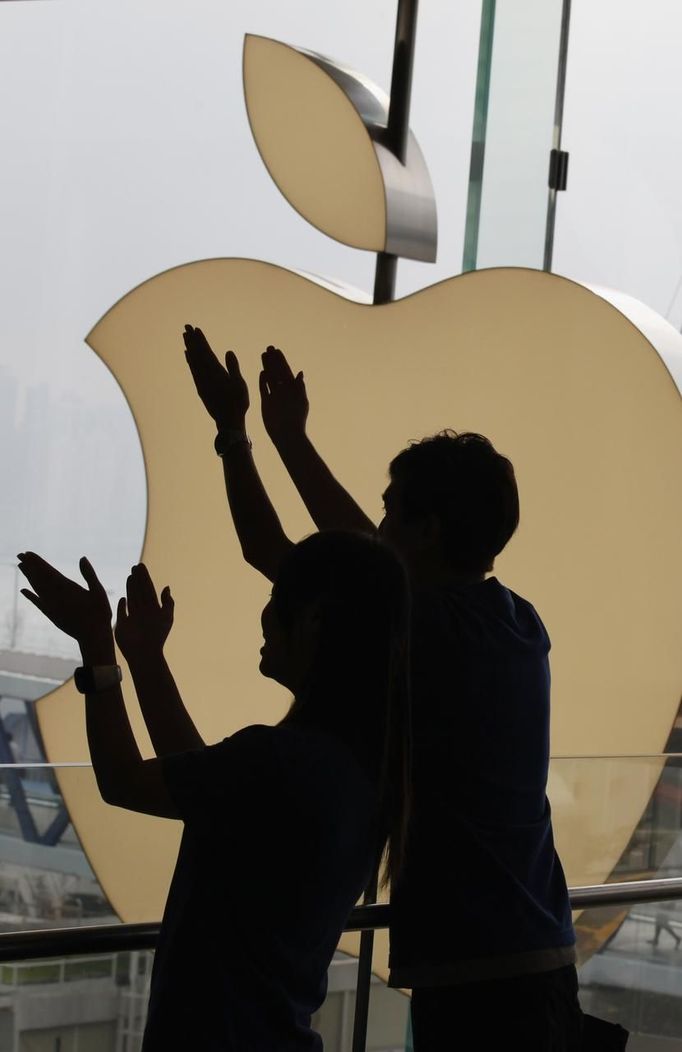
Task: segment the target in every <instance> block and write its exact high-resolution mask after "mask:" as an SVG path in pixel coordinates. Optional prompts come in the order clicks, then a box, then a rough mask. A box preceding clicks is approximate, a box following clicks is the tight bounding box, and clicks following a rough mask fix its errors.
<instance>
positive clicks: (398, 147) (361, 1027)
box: [352, 0, 419, 1052]
mask: <svg viewBox="0 0 682 1052" xmlns="http://www.w3.org/2000/svg"><path fill="white" fill-rule="evenodd" d="M418 7H419V0H398V12H397V17H396V25H395V41H394V44H393V70H392V73H391V98H390V102H389V105H388V121H387V124H386V136H385V139H384V145H385V146H386V148H387V149H389V150H391V152H392V153H393V154H395V156H396V157H397V158H398V160H399V161H400V162H401V164H404V163H405V153H406V150H407V139H408V135H409V131H410V100H411V97H412V68H413V65H414V46H415V40H416V36H417V14H418ZM397 269H398V257H397V256H393V255H390V254H389V253H387V252H378V253H377V262H376V269H375V271H374V296H373V302H374V303H375V304H380V303H390V302H391V301H392V300H393V299H394V297H395V279H396V272H397ZM377 881H378V874H377V873H374V874H373V876H372V879H371V881H370V883H369V885H368V886H367V890H366V891H365V896H364V899H363V903H364V905H366V906H367V905H369V904H371V903H373V902H376V897H377ZM373 951H374V932H373V931H363V932H362V934H361V936H360V953H359V955H358V983H357V987H356V992H355V1014H354V1018H353V1042H352V1050H353V1052H365V1046H366V1044H367V1019H368V1017H369V992H370V984H371V980H372V954H373Z"/></svg>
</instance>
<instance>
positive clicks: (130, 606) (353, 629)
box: [19, 532, 409, 1052]
mask: <svg viewBox="0 0 682 1052" xmlns="http://www.w3.org/2000/svg"><path fill="white" fill-rule="evenodd" d="M19 558H20V568H21V569H22V571H23V573H24V574H25V575H26V577H27V578H28V581H29V583H30V585H31V587H32V589H33V591H32V592H31V591H28V590H25V591H24V594H25V595H26V596H27V598H29V599H31V601H32V602H34V603H35V605H36V606H38V607H39V609H41V610H42V611H43V612H44V613H45V614H46V615H47V616H48V617H49V618H50V619H51V620H52V621H53V622H54V623H55V624H56V625H57V626H58V627H59V628H61V629H63V630H64V631H66V632H68V633H69V634H70V635H72V636H74V637H75V638H76V639H77V640H78V642H79V644H80V646H81V651H82V655H83V670H82V671H80V672H79V674H78V676H77V685H79V689H81V690H82V692H83V693H85V694H86V717H87V729H88V741H89V744H90V751H91V755H92V761H93V766H94V769H95V774H96V776H97V782H98V786H99V788H100V791H101V793H102V796H103V797H104V799H105V800H106V801H108V802H109V803H111V804H115V805H118V806H121V807H126V808H130V809H132V810H137V811H143V812H146V813H149V814H156V815H162V816H166V817H173V818H178V817H179V818H182V819H183V821H184V833H183V838H182V844H181V847H180V852H179V856H178V861H177V864H176V869H175V874H174V877H173V882H172V885H171V889H170V893H169V896H168V902H167V904H166V909H165V913H164V918H163V924H162V928H161V935H160V938H159V944H158V949H157V953H156V958H155V962H154V971H153V976H152V988H151V997H150V1004H149V1015H148V1022H147V1029H146V1031H145V1038H144V1044H143V1048H144V1050H145V1052H156V1050H160V1049H163V1050H164V1052H167V1050H169V1049H191V1048H201V1049H202V1052H213V1050H215V1052H218V1050H221V1052H223V1050H227V1049H230V1050H239V1052H261V1050H262V1052H266V1050H271V1049H272V1050H275V1049H276V1050H278V1052H283V1050H292V1052H293V1050H299V1049H300V1050H304V1049H320V1048H321V1040H320V1038H319V1036H318V1035H317V1034H316V1033H315V1032H314V1031H313V1030H312V1029H311V1025H310V1022H311V1016H312V1014H313V1013H314V1012H315V1011H316V1010H317V1008H318V1007H319V1006H320V1004H321V1003H322V1001H323V999H324V996H325V992H326V973H327V968H328V966H329V963H330V960H331V958H332V955H333V952H334V949H335V947H336V945H337V942H338V939H339V936H340V933H341V930H342V927H343V925H344V922H345V920H346V918H347V917H348V914H349V912H350V910H351V909H352V907H353V906H354V904H355V903H356V901H357V900H358V898H359V896H360V895H361V893H362V891H363V889H364V887H365V885H366V883H367V881H368V878H369V877H370V875H371V872H372V870H373V868H374V867H375V865H376V864H377V862H378V859H379V858H380V856H381V855H382V853H383V852H384V850H385V851H386V872H387V879H392V878H395V876H396V874H397V872H398V869H399V867H400V864H401V860H402V857H403V851H404V845H405V837H406V824H407V809H408V770H409V757H408V752H409V747H408V732H409V704H408V689H407V681H408V668H407V663H408V639H407V625H408V621H409V611H408V593H407V584H406V578H405V574H404V571H403V568H402V566H401V565H400V563H399V562H398V560H397V559H396V557H395V556H394V555H393V554H391V553H390V552H389V551H388V550H387V549H386V548H384V546H383V545H382V543H381V542H380V541H378V540H376V539H373V538H370V537H365V536H362V535H359V534H357V535H355V534H345V533H335V532H329V533H322V534H315V535H314V536H312V537H309V538H308V539H307V540H305V541H303V542H301V543H300V544H298V545H297V546H296V547H295V548H293V549H292V551H291V552H290V554H289V555H288V556H287V558H286V560H285V562H284V564H283V566H282V567H281V570H280V573H279V574H278V576H277V579H276V581H275V584H274V587H273V592H272V597H271V599H270V601H269V602H268V604H267V606H266V607H265V609H264V611H263V614H262V627H263V636H264V645H263V648H262V651H261V662H260V669H261V672H262V673H263V675H265V676H269V677H271V678H272V679H275V680H277V681H278V682H279V683H282V684H283V685H284V686H286V687H288V688H289V689H290V690H291V691H292V693H293V695H294V699H293V702H292V705H291V707H290V709H289V712H288V713H287V715H286V716H285V717H284V719H283V720H282V721H281V722H280V723H279V724H277V725H276V726H274V727H271V726H260V725H256V726H251V727H246V728H244V729H243V730H241V731H238V732H237V733H236V734H233V735H232V736H231V737H229V738H226V739H225V740H224V741H222V742H220V743H218V744H217V745H212V746H208V747H206V746H205V745H204V743H203V741H202V740H201V738H200V736H199V734H198V732H197V730H196V728H195V727H194V725H193V723H192V721H191V719H190V717H189V715H188V714H187V712H186V710H185V708H184V706H183V704H182V701H181V699H180V696H179V693H178V691H177V688H176V686H175V683H174V681H173V678H172V676H171V673H170V671H169V669H168V666H167V664H166V662H165V659H164V657H163V644H164V642H165V639H166V636H167V635H168V632H169V631H170V627H171V624H172V619H173V600H172V599H171V596H170V591H169V589H168V588H165V589H164V590H163V592H162V593H161V599H160V602H159V600H158V599H157V596H156V591H155V589H154V585H153V583H152V581H151V578H150V576H149V574H148V572H147V570H146V568H145V567H144V566H142V565H140V566H136V567H133V570H132V572H131V575H130V577H129V578H128V582H127V596H126V599H124V600H121V602H120V603H119V608H118V615H117V625H116V640H117V642H118V644H119V647H120V649H121V651H122V652H123V654H124V656H125V658H126V660H127V662H128V665H129V667H130V671H131V674H132V678H133V681H134V684H135V688H136V691H137V695H138V698H139V701H140V705H141V708H142V711H143V715H144V717H145V721H146V723H147V726H148V729H149V731H150V735H151V738H152V741H153V743H154V747H155V749H156V752H157V756H158V757H159V758H158V759H154V760H143V759H142V758H141V756H140V753H139V750H138V748H137V745H136V743H135V739H134V737H133V734H132V731H131V729H130V724H129V722H128V718H127V716H126V712H125V706H124V703H123V698H122V694H121V689H120V686H119V677H120V674H119V672H118V671H117V666H116V660H115V652H114V643H113V636H112V631H111V624H110V621H111V611H110V608H109V603H108V600H107V597H106V592H105V590H104V588H103V587H102V585H101V584H100V582H99V581H98V579H97V577H96V575H95V573H94V570H93V569H92V567H91V566H90V564H89V563H88V562H87V560H81V571H82V573H83V577H84V578H85V581H86V583H87V585H88V587H87V588H83V587H81V586H80V585H78V584H76V583H75V582H73V581H70V580H69V579H68V578H65V577H63V576H62V575H61V574H59V573H58V572H57V571H56V570H55V569H54V568H53V567H51V566H50V565H49V564H48V563H46V562H45V561H44V560H42V559H40V558H39V556H37V555H34V554H32V553H25V554H23V555H21V556H20V557H19ZM227 614H228V612H227V611H226V632H229V621H228V617H227ZM229 681H230V670H229V667H228V668H226V669H225V694H226V702H227V704H229ZM130 865H131V866H140V867H141V869H143V867H144V860H140V859H130Z"/></svg>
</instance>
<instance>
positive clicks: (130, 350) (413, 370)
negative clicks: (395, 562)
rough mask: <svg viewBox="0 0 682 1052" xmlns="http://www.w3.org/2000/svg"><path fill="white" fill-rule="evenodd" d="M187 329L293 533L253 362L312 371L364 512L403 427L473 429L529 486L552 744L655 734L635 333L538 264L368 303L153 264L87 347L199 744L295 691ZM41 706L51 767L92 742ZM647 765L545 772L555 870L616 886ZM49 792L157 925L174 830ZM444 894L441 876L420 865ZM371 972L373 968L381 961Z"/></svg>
mask: <svg viewBox="0 0 682 1052" xmlns="http://www.w3.org/2000/svg"><path fill="white" fill-rule="evenodd" d="M642 309H643V310H645V309H644V308H642ZM649 313H651V312H649ZM186 322H190V323H194V324H199V325H201V326H202V327H203V328H204V331H205V332H206V334H207V336H208V338H209V340H210V341H211V342H212V344H213V346H214V348H215V350H216V351H217V352H219V353H220V352H222V351H224V350H226V349H228V348H233V349H234V350H235V351H236V352H237V353H238V354H239V355H240V360H241V363H242V371H243V373H244V375H245V377H246V378H247V380H248V381H249V384H250V388H251V393H252V401H253V403H254V404H253V406H252V410H251V412H250V417H249V421H248V428H249V432H250V434H251V436H252V438H253V442H254V455H255V457H256V459H257V462H258V464H259V467H260V468H261V470H262V475H263V478H264V481H265V484H266V486H267V488H268V490H269V492H270V493H271V495H272V497H273V499H274V502H275V504H276V506H277V507H278V509H279V510H280V512H281V516H282V520H283V523H284V526H285V529H286V530H287V531H288V532H289V534H290V535H291V536H292V538H294V539H298V538H300V537H302V536H304V535H305V534H307V533H308V532H310V531H311V530H312V524H311V522H310V520H309V519H308V518H307V515H306V514H305V512H304V510H303V509H302V507H301V504H300V501H299V500H298V498H297V496H296V494H295V492H294V490H293V488H292V486H291V483H290V482H289V480H288V478H287V476H286V474H285V472H284V469H283V468H282V466H281V464H280V462H279V460H278V458H277V455H276V454H275V453H274V451H273V449H272V448H271V447H270V444H269V442H268V440H267V438H266V436H265V434H264V432H263V428H262V425H261V422H260V419H259V411H258V405H257V401H258V394H257V390H258V389H257V374H258V371H259V354H260V352H261V351H262V350H263V349H264V347H265V346H266V345H267V344H269V343H276V344H277V345H278V346H280V347H282V348H283V349H284V350H285V351H286V353H287V354H288V356H289V358H290V361H291V363H292V365H293V367H294V368H295V369H296V370H298V369H299V368H301V369H303V370H304V372H305V376H306V382H307V385H308V390H309V394H310V399H311V404H312V408H311V414H310V422H309V433H310V435H311V437H312V438H313V440H314V441H315V442H316V444H317V445H318V448H319V449H320V452H321V453H322V454H323V456H324V457H325V458H326V459H327V460H328V461H329V463H330V465H331V466H332V467H333V468H334V470H335V471H336V473H337V475H338V476H339V478H341V479H342V480H343V481H344V482H345V483H346V484H347V485H348V486H349V488H351V489H352V491H353V492H354V494H355V495H356V496H357V497H358V499H359V500H360V503H361V504H362V505H363V506H364V507H365V509H366V510H367V512H368V513H369V514H370V515H371V516H374V517H375V518H376V519H377V520H378V518H379V515H380V506H381V501H380V494H381V492H382V490H383V488H384V486H385V481H386V467H387V464H388V462H389V459H390V458H391V457H392V456H393V455H394V454H395V453H396V452H397V450H399V449H400V448H401V447H403V446H404V445H405V444H406V443H407V442H408V441H409V440H410V439H412V438H419V437H422V436H423V435H426V434H430V433H433V432H434V431H437V430H439V429H441V428H443V427H453V428H455V429H457V430H476V431H480V432H482V433H484V434H486V435H488V436H489V437H490V438H491V440H492V441H493V442H494V444H495V445H496V447H497V448H498V449H499V450H500V451H501V452H503V453H505V454H507V455H508V456H509V457H510V458H511V459H512V461H513V463H514V465H515V468H516V471H517V477H518V480H519V488H520V493H521V512H522V517H521V526H520V529H519V532H518V534H517V535H516V536H515V538H514V539H513V540H512V542H511V544H510V545H509V548H508V551H506V552H505V553H504V554H503V556H502V557H501V558H500V559H499V560H498V565H497V566H496V573H497V575H498V576H499V577H500V578H501V579H502V580H503V581H504V582H505V583H506V584H508V585H509V586H510V587H511V588H513V589H514V590H516V591H518V592H520V593H521V594H522V595H525V596H527V597H528V598H529V599H530V600H531V601H532V602H533V603H534V604H535V605H536V606H537V608H538V610H539V611H540V613H541V615H542V616H543V618H544V620H545V622H546V624H547V627H548V629H549V632H550V636H551V637H552V640H553V650H552V655H551V657H552V670H553V732H552V751H553V753H554V754H564V755H580V754H591V755H594V754H606V755H616V754H632V753H657V752H660V751H661V750H662V749H663V748H664V747H665V743H666V740H667V738H668V734H669V732H670V729H671V727H672V724H673V720H674V718H675V714H676V712H677V708H678V704H679V699H680V686H681V684H682V648H680V645H679V627H680V624H681V623H682V588H681V587H680V584H681V582H682V572H681V571H682V546H680V544H679V523H680V522H682V476H681V473H680V470H679V464H680V459H681V456H682V404H681V402H680V394H679V391H678V389H677V386H676V385H675V383H674V381H673V379H672V377H671V374H670V372H669V371H668V369H667V368H666V366H665V365H664V363H663V361H662V359H661V358H660V357H659V355H658V354H657V353H656V350H654V348H653V346H652V345H651V344H650V343H649V342H648V340H647V339H646V338H645V337H644V336H643V335H642V333H641V332H640V331H639V329H638V328H637V327H636V326H635V325H633V324H632V323H631V322H630V321H628V320H627V319H626V318H625V317H624V315H623V314H621V313H620V312H619V311H617V310H616V309H615V308H614V307H613V306H612V305H611V304H609V303H607V302H606V301H605V300H604V299H603V298H601V297H600V296H597V295H595V294H594V293H592V292H590V291H589V290H587V289H585V288H583V287H582V286H580V285H577V284H574V283H572V282H569V281H567V280H565V279H562V278H558V277H556V276H553V275H549V274H544V273H541V272H537V271H532V270H515V269H500V270H490V271H479V272H475V273H471V274H466V275H462V276H460V277H457V278H453V279H451V280H449V281H445V282H443V283H441V284H439V285H435V286H433V287H431V288H428V289H425V290H423V291H421V292H419V293H416V294H414V295H412V296H410V297H407V298H406V299H403V300H399V301H397V302H396V303H393V304H389V305H386V306H382V307H373V306H366V305H362V304H358V303H355V302H351V301H349V300H346V299H344V298H343V297H342V296H340V295H338V294H335V293H333V292H330V291H328V290H327V289H325V288H322V287H320V286H318V285H316V284H314V283H313V282H311V281H308V280H306V279H305V278H303V277H301V276H299V275H296V274H292V273H291V272H288V271H286V270H282V269H280V268H277V267H275V266H272V265H270V264H266V263H261V262H257V261H253V260H238V259H218V260H207V261H204V262H199V263H193V264H188V265H187V266H183V267H178V268H176V269H174V270H171V271H168V272H166V273H164V274H161V275H158V276H156V277H155V278H153V279H151V280H150V281H148V282H146V283H145V284H143V285H141V286H139V287H138V288H137V289H135V290H134V291H132V292H131V293H130V294H128V295H127V296H126V297H124V298H123V299H122V300H121V301H120V302H119V303H118V304H116V305H115V306H114V307H113V308H112V309H111V310H110V311H109V312H108V314H106V315H105V317H104V318H103V319H102V320H101V321H100V322H99V324H98V325H97V326H96V327H95V328H94V329H93V331H92V333H91V334H90V336H89V337H88V342H89V343H90V345H91V346H92V347H93V349H94V350H96V351H97V353H98V354H99V355H100V357H101V358H102V359H103V360H104V362H106V364H107V365H108V366H109V367H110V368H111V370H112V371H113V373H114V375H115V376H116V378H117V379H118V381H119V382H120V384H121V386H122V388H123V390H124V392H125V394H126V396H127V398H128V401H129V403H130V407H131V410H132V412H133V414H134V417H135V420H136V422H137V426H138V428H139V430H140V436H141V440H142V446H143V449H144V455H145V461H146V467H147V479H148V487H149V512H148V515H149V518H148V528H147V536H146V540H145V548H144V559H145V561H146V562H147V564H148V565H149V567H150V569H151V571H152V574H153V575H154V577H155V580H156V581H157V583H158V584H159V586H161V585H163V584H165V583H170V584H172V586H173V591H174V595H175V598H176V625H175V628H174V629H173V633H172V635H171V638H170V641H169V644H168V648H167V652H168V657H169V661H170V663H171V666H172V667H173V669H174V671H175V673H176V678H177V680H178V683H179V686H180V689H181V692H182V694H183V697H184V698H185V701H186V703H187V705H188V708H189V709H190V711H191V713H192V715H193V716H194V717H195V718H196V720H197V723H198V725H199V727H200V730H201V731H202V733H203V734H204V736H205V737H206V739H207V740H208V741H213V740H217V739H219V738H221V737H222V736H224V735H225V734H229V733H231V732H232V731H234V730H236V729H237V728H239V727H241V726H244V725H245V724H248V723H254V722H266V723H267V722H274V721H276V720H277V719H278V718H279V717H280V716H281V715H282V714H283V713H284V711H285V709H286V706H287V703H288V698H287V696H286V693H285V692H284V691H283V690H282V689H281V688H279V687H277V686H276V685H274V684H273V683H271V682H269V681H265V680H263V679H262V678H260V677H259V674H258V671H257V665H258V648H259V646H260V624H259V614H260V610H261V607H262V605H263V603H264V602H265V600H266V597H267V594H268V585H267V582H265V581H264V580H263V579H261V578H260V577H259V575H258V574H257V573H256V572H255V571H253V570H252V569H250V568H249V567H247V566H245V565H244V563H243V561H242V558H241V552H240V550H239V547H238V545H237V543H236V540H235V537H234V531H233V529H232V526H231V523H230V520H229V515H228V511H227V507H226V501H225V496H224V492H223V482H222V471H221V465H220V462H219V460H218V459H217V458H216V457H215V454H214V453H213V449H212V439H213V426H212V423H211V421H210V420H209V419H208V418H207V417H206V415H205V412H204V410H203V407H202V406H201V404H200V403H199V401H198V399H197V398H196V395H195V392H194V388H193V384H192V381H191V378H190V376H189V373H188V371H187V367H186V364H185V361H184V355H183V348H182V340H181V335H180V334H181V331H182V328H183V325H184V324H185V323H186ZM668 328H669V327H668ZM666 338H667V340H668V346H667V350H666V353H667V354H668V356H669V358H670V355H672V356H673V357H675V356H676V355H680V353H681V352H680V350H679V348H680V345H682V337H680V336H679V335H678V334H676V333H675V332H674V330H672V329H670V331H669V332H667V331H666ZM679 360H682V357H681V358H679ZM679 360H678V362H679ZM126 689H127V690H129V689H130V688H129V684H128V683H126ZM38 710H39V719H40V724H41V729H42V732H43V735H44V738H45V742H46V746H47V751H48V756H49V759H50V760H53V761H58V760H69V759H82V758H83V757H84V756H86V755H87V746H86V740H85V729H84V721H83V706H82V701H81V699H80V698H79V697H78V695H77V694H76V693H75V690H74V688H73V684H72V683H67V684H65V685H64V686H63V687H61V688H60V689H59V690H57V691H55V692H54V693H53V694H52V695H49V696H48V697H46V698H45V699H43V700H42V701H41V702H40V703H39V706H38ZM131 711H133V713H134V705H131ZM134 715H135V713H134ZM135 718H136V721H137V722H136V726H137V728H138V730H140V728H141V721H140V720H139V718H137V716H135ZM140 733H141V730H140ZM576 762H578V761H576ZM564 763H565V764H569V761H564ZM659 766H660V762H659V761H656V762H655V763H653V764H651V765H649V766H646V767H644V768H642V770H641V771H640V772H639V773H638V774H637V776H636V777H628V778H624V779H623V781H622V785H621V786H619V790H618V792H617V793H610V792H609V793H607V792H606V789H605V785H606V783H605V781H604V779H606V778H611V777H612V775H611V774H609V773H608V771H607V770H606V769H605V768H602V766H601V765H599V766H597V765H595V768H594V770H593V771H592V772H591V773H590V775H589V778H588V780H587V782H586V781H585V777H583V775H582V774H581V780H580V787H579V788H578V787H577V784H576V782H575V779H574V778H573V777H572V776H571V774H570V769H569V768H568V767H565V768H564V770H563V773H562V778H561V780H560V781H557V780H556V779H555V780H554V781H553V783H552V788H553V789H554V791H555V792H556V793H557V794H558V795H559V796H561V795H562V794H563V797H564V798H565V799H566V800H569V801H570V803H571V808H569V809H568V810H566V809H565V808H564V807H563V805H561V806H560V802H559V800H557V807H556V815H557V839H558V843H559V847H560V850H561V852H562V855H563V857H564V861H565V865H566V869H567V871H568V872H569V873H575V874H579V873H582V872H585V873H588V872H589V874H590V882H593V881H594V882H596V881H597V880H600V879H604V878H605V877H606V876H608V874H609V873H610V872H611V870H612V869H613V868H614V866H615V864H616V863H617V862H618V859H619V858H620V856H621V854H622V852H623V850H624V848H625V846H626V844H627V843H628V840H629V838H630V836H631V834H632V832H633V830H634V828H635V826H636V825H637V823H638V822H639V819H640V817H641V815H642V812H643V810H644V808H645V806H646V804H647V801H648V799H649V797H650V794H651V790H652V788H653V785H654V784H655V782H656V779H657V777H658V769H659ZM605 772H606V773H605ZM63 791H64V795H65V798H66V801H67V804H68V806H69V810H70V812H71V815H72V818H73V821H74V823H75V825H76V828H77V830H78V833H79V835H80V837H81V838H82V841H83V843H84V845H85V848H86V850H87V853H88V856H89V858H90V861H91V863H92V865H93V867H94V869H95V871H96V873H97V875H98V877H99V879H100V881H101V883H102V885H103V887H104V889H105V891H106V892H107V894H108V896H109V898H110V899H111V901H112V903H113V905H114V906H115V908H116V910H117V911H118V912H119V914H120V915H121V917H122V918H123V919H125V920H138V919H141V918H144V917H146V918H151V917H158V916H159V915H160V912H161V908H162V903H163V898H164V895H165V891H166V888H167V882H168V877H169V874H170V871H171V867H172V864H173V861H174V854H175V850H176V846H177V829H176V827H175V824H174V823H171V822H163V821H157V820H152V819H146V818H140V817H139V816H135V815H131V814H127V813H125V812H117V811H116V810H114V809H112V808H109V807H106V806H105V805H104V804H101V803H99V802H98V801H97V800H96V799H94V800H93V799H91V798H87V799H83V798H79V796H78V794H74V793H71V792H70V791H69V786H68V785H64V786H63ZM89 796H90V794H89ZM607 797H608V798H609V819H610V821H609V823H608V824H605V826H604V832H603V836H602V837H601V838H600V843H599V847H600V852H599V857H598V862H597V863H595V862H594V856H593V852H594V846H595V845H594V840H593V839H592V838H586V837H584V836H583V835H582V832H584V827H585V821H586V816H589V815H590V814H591V813H592V811H593V809H594V808H595V806H598V804H597V803H596V802H597V801H599V800H603V799H605V798H607ZM238 806H239V801H238V800H237V801H235V807H238ZM564 813H565V814H566V815H567V816H568V815H571V816H572V817H570V818H569V817H566V818H564V817H563V816H564ZM228 823H229V815H226V826H227V824H228ZM564 823H566V824H564ZM439 893H443V894H446V893H447V889H440V888H439V887H438V875H437V874H434V894H439ZM382 940H383V937H382V938H380V939H379V944H380V947H381V944H382ZM352 942H353V940H352V939H349V940H348V941H347V943H346V944H345V945H350V944H351V943H352ZM383 952H384V951H383V950H382V949H381V948H380V951H379V957H381V955H382V953H383ZM377 970H378V971H379V972H383V971H384V968H383V965H382V962H381V960H378V963H377Z"/></svg>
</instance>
